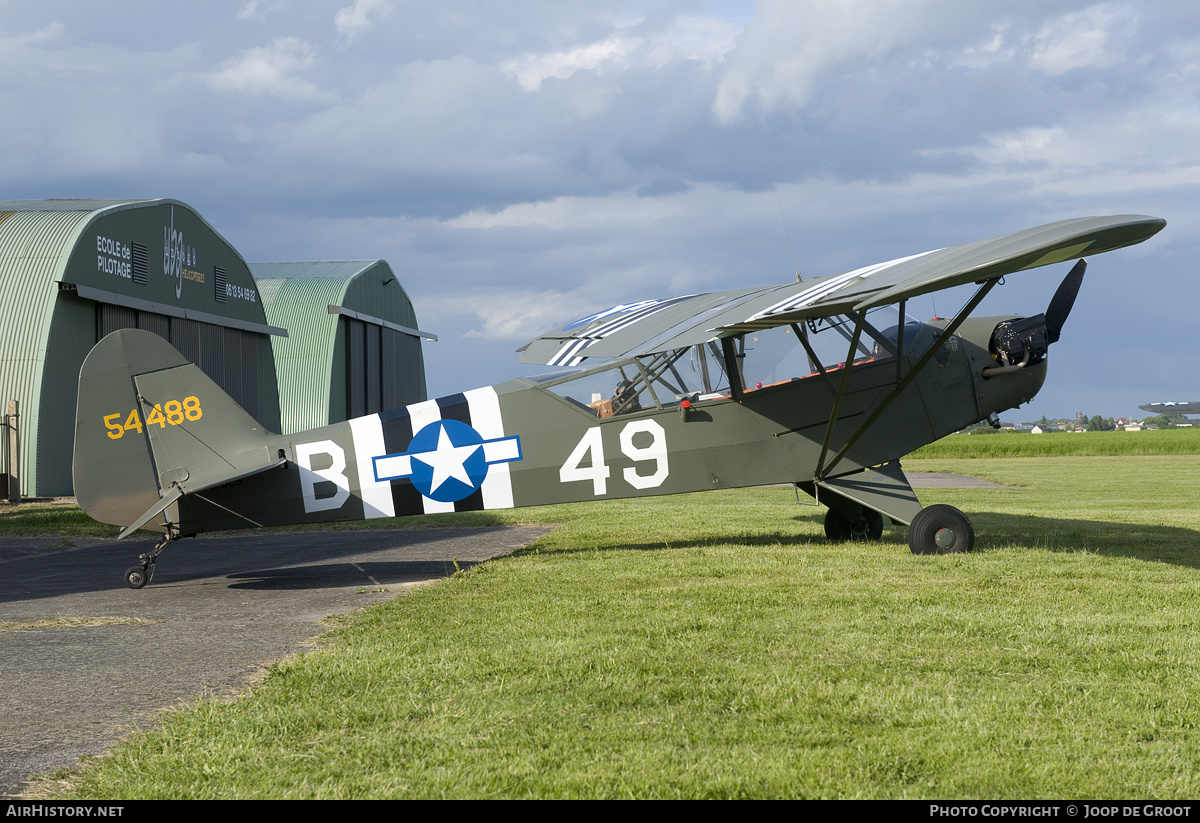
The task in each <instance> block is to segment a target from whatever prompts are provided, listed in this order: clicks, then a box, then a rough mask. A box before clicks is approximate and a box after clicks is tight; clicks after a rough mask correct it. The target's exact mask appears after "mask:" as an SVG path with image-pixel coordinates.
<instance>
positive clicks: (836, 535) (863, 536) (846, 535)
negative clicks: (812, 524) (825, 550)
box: [825, 509, 883, 543]
mask: <svg viewBox="0 0 1200 823" xmlns="http://www.w3.org/2000/svg"><path fill="white" fill-rule="evenodd" d="M882 536H883V515H882V514H880V513H879V512H877V511H871V510H870V509H863V511H862V514H860V515H859V516H858V517H855V518H848V517H844V516H843V515H841V514H838V513H837V512H835V511H834V510H833V509H828V510H826V512H825V537H826V538H827V539H829V540H833V541H836V542H839V543H842V542H845V541H847V540H853V541H854V542H856V543H864V542H866V541H869V540H878V539H879V538H880V537H882Z"/></svg>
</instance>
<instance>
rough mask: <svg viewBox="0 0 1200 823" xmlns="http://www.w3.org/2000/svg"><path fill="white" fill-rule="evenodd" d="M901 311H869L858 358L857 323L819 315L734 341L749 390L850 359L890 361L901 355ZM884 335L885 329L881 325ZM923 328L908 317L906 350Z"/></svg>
mask: <svg viewBox="0 0 1200 823" xmlns="http://www.w3.org/2000/svg"><path fill="white" fill-rule="evenodd" d="M898 321H899V312H898V311H897V310H896V307H894V306H880V307H878V308H875V309H871V310H869V311H868V312H867V320H866V322H865V323H864V325H863V331H862V334H861V335H860V336H859V340H858V343H857V345H856V346H855V350H854V352H853V354H852V355H851V353H850V341H851V340H852V339H853V336H854V325H855V323H854V319H853V318H852V317H850V316H848V315H834V316H831V317H819V318H814V319H812V320H807V321H803V322H800V323H792V324H789V325H787V326H778V327H776V328H773V329H766V330H764V331H759V332H750V333H747V334H745V335H742V336H740V337H739V338H737V339H736V340H735V341H734V345H735V348H736V352H737V356H738V361H739V363H740V365H741V369H742V377H743V386H744V387H745V391H748V392H750V391H755V390H757V389H763V388H768V387H770V386H777V385H779V384H781V383H787V382H791V381H792V380H803V379H806V378H809V377H814V376H817V375H819V374H821V373H822V372H825V373H826V374H828V373H829V372H830V371H833V370H836V369H840V368H842V367H843V366H844V365H845V362H846V357H847V356H848V355H851V359H852V360H853V362H854V363H856V364H861V363H869V362H874V361H878V360H886V359H889V358H892V357H895V356H896V351H897V336H898V329H899V328H900V323H899V322H898ZM881 326H882V327H883V328H884V331H882V332H881V331H879V328H880V327H881ZM920 329H921V324H920V323H919V322H917V321H916V320H912V319H910V318H905V322H904V346H905V348H906V349H907V348H908V347H909V345H910V344H911V343H912V342H913V340H915V338H916V336H917V333H918V332H919V331H920Z"/></svg>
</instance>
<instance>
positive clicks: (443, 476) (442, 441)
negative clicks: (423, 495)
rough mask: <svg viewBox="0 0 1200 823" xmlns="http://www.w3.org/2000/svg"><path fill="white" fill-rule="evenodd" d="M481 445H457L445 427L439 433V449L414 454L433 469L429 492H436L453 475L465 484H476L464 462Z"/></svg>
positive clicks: (416, 458) (415, 458) (414, 457)
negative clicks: (451, 439) (472, 480)
mask: <svg viewBox="0 0 1200 823" xmlns="http://www.w3.org/2000/svg"><path fill="white" fill-rule="evenodd" d="M481 445H482V444H481V443H476V444H475V445H473V446H456V445H454V444H453V443H451V442H450V437H449V435H447V434H446V429H445V428H444V427H443V428H442V429H441V431H440V432H439V434H438V445H437V451H432V452H421V453H420V454H414V455H412V459H413V460H420V461H421V462H422V463H424V464H425V465H426V466H429V467H430V468H431V469H433V482H432V483H431V484H430V488H429V493H430V494H433V493H434V492H436V491H437V490H438V489H440V488H441V487H442V484H443V483H445V482H446V481H447V480H449V479H450V478H452V477H453V478H454V479H455V480H461V481H462V483H463V485H466V486H473V485H475V484H474V483H472V482H471V478H470V477H469V476H468V475H467V467H466V466H465V465H464V464H465V463H466V462H467V460H468V459H469V458H470V457H471V455H473V454H474V453H475V451H476V450H477V449H478V448H479V447H480V446H481Z"/></svg>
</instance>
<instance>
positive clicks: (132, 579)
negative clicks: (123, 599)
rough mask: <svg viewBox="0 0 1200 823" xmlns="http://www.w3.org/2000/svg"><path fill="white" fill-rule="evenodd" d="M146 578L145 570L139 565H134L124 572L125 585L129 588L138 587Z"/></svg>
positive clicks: (143, 584)
mask: <svg viewBox="0 0 1200 823" xmlns="http://www.w3.org/2000/svg"><path fill="white" fill-rule="evenodd" d="M147 580H149V578H148V577H147V576H146V570H145V569H143V568H142V567H141V566H134V567H132V568H130V569H129V570H127V571H126V572H125V585H126V586H128V587H129V588H131V589H140V588H141V587H142V586H145V585H146V581H147Z"/></svg>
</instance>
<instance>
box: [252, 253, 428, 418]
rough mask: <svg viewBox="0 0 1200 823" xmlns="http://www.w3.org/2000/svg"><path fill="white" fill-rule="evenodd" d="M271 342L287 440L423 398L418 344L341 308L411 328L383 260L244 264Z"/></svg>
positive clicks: (402, 296) (412, 318)
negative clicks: (272, 331)
mask: <svg viewBox="0 0 1200 823" xmlns="http://www.w3.org/2000/svg"><path fill="white" fill-rule="evenodd" d="M250 269H251V271H252V272H253V273H254V276H255V280H256V281H257V283H258V284H259V292H260V294H261V296H262V299H263V307H264V309H265V310H266V314H267V321H268V322H269V323H271V324H273V325H277V326H284V327H286V328H287V329H288V335H289V336H288V338H287V339H281V338H275V339H274V340H272V343H273V345H274V347H275V362H276V368H277V370H278V373H279V384H280V385H279V396H280V405H281V407H282V408H281V415H280V416H281V419H282V421H283V422H282V425H283V431H284V432H285V433H288V434H291V433H294V432H298V431H304V430H306V429H311V428H316V427H317V426H324V425H326V424H328V423H334V422H338V421H341V420H346V419H348V418H350V417H361V416H362V415H364V414H371V413H373V412H378V411H385V410H387V409H393V408H397V407H399V406H403V405H406V404H408V403H417V402H420V401H422V400H424V399H426V393H425V364H424V358H423V356H422V353H421V340H420V338H418V337H415V336H413V335H410V334H405V333H403V332H399V331H396V330H395V329H391V328H388V327H386V326H382V325H380V324H379V323H378V322H371V321H369V320H368V321H364V320H361V319H357V318H355V317H348V316H340V315H336V314H330V313H329V311H328V307H329V306H331V305H332V306H338V307H345V308H347V309H350V310H352V311H354V312H357V313H361V314H364V315H368V316H370V317H372V318H377V319H381V320H386V321H388V322H391V323H394V324H396V325H401V326H405V327H407V328H412V329H415V328H416V327H417V318H416V313H415V312H414V311H413V308H412V303H411V301H409V299H408V295H407V294H406V293H405V291H404V289H403V288H402V287H401V286H400V285H399V283H398V282H397V280H396V276H395V275H394V274H393V272H392V270H391V268H390V267H389V266H388V265H387V263H386V262H384V261H382V260H372V261H322V262H292V263H251V264H250Z"/></svg>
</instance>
